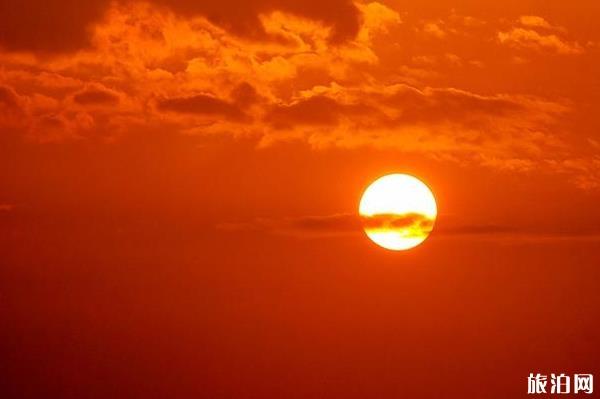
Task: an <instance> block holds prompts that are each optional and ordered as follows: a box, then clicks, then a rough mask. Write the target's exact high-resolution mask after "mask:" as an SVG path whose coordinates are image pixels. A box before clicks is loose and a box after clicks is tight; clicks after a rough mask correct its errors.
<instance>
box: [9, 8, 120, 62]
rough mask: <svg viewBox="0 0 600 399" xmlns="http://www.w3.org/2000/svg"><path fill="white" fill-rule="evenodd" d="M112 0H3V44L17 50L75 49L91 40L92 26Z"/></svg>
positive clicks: (54, 50)
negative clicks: (75, 1)
mask: <svg viewBox="0 0 600 399" xmlns="http://www.w3.org/2000/svg"><path fill="white" fill-rule="evenodd" d="M108 4H109V1H107V0H88V1H85V2H78V3H73V2H72V1H68V0H44V1H40V0H21V1H2V2H0V46H2V47H4V48H6V49H8V50H15V51H22V50H32V51H39V52H45V53H47V52H64V51H74V50H76V49H79V48H81V47H84V46H87V45H89V43H90V36H91V35H90V33H91V32H90V30H89V29H88V28H89V25H90V24H91V23H92V22H94V21H97V20H99V19H100V17H101V16H102V14H103V12H104V11H105V9H106V7H107V6H108Z"/></svg>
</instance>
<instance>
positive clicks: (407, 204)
mask: <svg viewBox="0 0 600 399" xmlns="http://www.w3.org/2000/svg"><path fill="white" fill-rule="evenodd" d="M358 212H359V214H360V216H361V219H362V221H363V226H364V229H365V233H366V234H367V236H368V237H369V238H370V239H371V240H372V241H373V242H375V243H376V244H377V245H380V246H382V247H384V248H387V249H391V250H395V251H400V250H406V249H410V248H414V247H416V246H417V245H419V244H420V243H422V242H423V241H425V239H426V238H427V236H428V235H429V233H430V232H431V230H432V229H433V224H434V223H435V218H436V217H437V206H436V203H435V198H434V197H433V193H432V192H431V190H430V189H429V187H427V186H426V185H425V184H424V183H423V182H422V181H420V180H419V179H417V178H416V177H413V176H410V175H406V174H398V173H396V174H391V175H387V176H383V177H380V178H379V179H377V180H375V181H374V182H373V183H372V184H371V185H370V186H369V187H368V188H367V189H366V190H365V192H364V194H363V196H362V198H361V200H360V205H359V208H358Z"/></svg>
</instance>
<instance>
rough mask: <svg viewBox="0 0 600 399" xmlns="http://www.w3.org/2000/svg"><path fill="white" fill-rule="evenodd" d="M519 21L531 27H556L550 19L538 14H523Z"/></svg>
mask: <svg viewBox="0 0 600 399" xmlns="http://www.w3.org/2000/svg"><path fill="white" fill-rule="evenodd" d="M519 23H520V24H521V25H523V26H526V27H530V28H546V29H553V28H554V27H553V26H552V25H551V24H550V23H549V22H548V21H546V20H545V19H544V18H542V17H539V16H537V15H521V16H520V17H519Z"/></svg>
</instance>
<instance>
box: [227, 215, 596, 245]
mask: <svg viewBox="0 0 600 399" xmlns="http://www.w3.org/2000/svg"><path fill="white" fill-rule="evenodd" d="M381 227H385V228H389V227H402V228H407V229H409V230H417V231H425V232H426V233H428V232H429V231H432V234H434V235H435V237H439V238H442V239H443V238H453V237H465V236H468V237H474V238H481V239H486V238H491V237H493V238H496V239H497V238H506V239H518V240H565V239H566V240H573V239H585V240H587V239H592V240H597V239H600V231H599V230H597V229H584V230H581V229H579V230H573V229H572V230H569V229H567V230H564V229H563V230H556V229H543V228H535V227H529V226H516V225H502V224H493V223H479V224H465V223H462V222H460V221H458V220H455V219H454V218H451V217H444V216H443V215H441V216H439V217H438V220H437V221H436V224H435V227H434V226H433V221H432V220H431V219H428V218H427V217H424V216H423V215H420V214H407V215H378V216H375V217H371V218H364V217H361V216H359V215H358V214H346V213H339V214H332V215H321V216H299V217H287V218H279V219H273V218H271V219H268V218H257V219H254V220H250V221H245V222H224V223H219V224H217V225H216V226H215V228H216V229H217V230H219V231H222V232H224V233H243V232H252V233H257V232H260V233H265V234H282V235H288V236H294V237H314V238H318V237H331V236H340V235H345V236H346V235H362V234H364V233H363V230H364V229H365V228H381ZM432 229H433V230H432ZM419 234H422V233H419Z"/></svg>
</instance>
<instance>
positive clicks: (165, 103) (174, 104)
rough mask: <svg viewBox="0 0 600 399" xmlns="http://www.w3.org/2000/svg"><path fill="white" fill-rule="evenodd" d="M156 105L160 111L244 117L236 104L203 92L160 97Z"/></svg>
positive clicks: (234, 118) (234, 117)
mask: <svg viewBox="0 0 600 399" xmlns="http://www.w3.org/2000/svg"><path fill="white" fill-rule="evenodd" d="M157 107H158V109H159V110H160V111H170V112H176V113H182V114H194V115H208V116H218V117H224V118H228V119H232V120H238V121H239V120H242V119H244V117H245V115H244V113H243V112H242V111H241V110H240V109H239V108H238V107H237V106H236V105H234V104H232V103H229V102H227V101H224V100H221V99H218V98H215V97H212V96H208V95H204V94H197V95H194V96H190V97H174V98H166V99H161V100H159V101H158V106H157Z"/></svg>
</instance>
